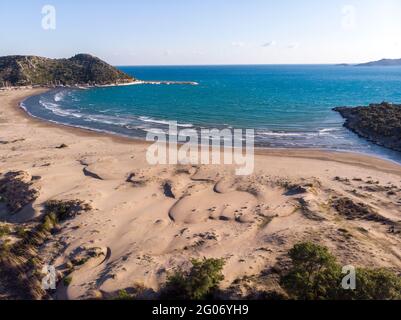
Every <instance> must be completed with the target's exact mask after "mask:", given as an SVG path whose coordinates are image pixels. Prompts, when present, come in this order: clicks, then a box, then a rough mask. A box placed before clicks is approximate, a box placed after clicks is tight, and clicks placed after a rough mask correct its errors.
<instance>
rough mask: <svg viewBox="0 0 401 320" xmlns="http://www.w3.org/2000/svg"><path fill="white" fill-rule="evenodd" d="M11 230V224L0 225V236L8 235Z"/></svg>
mask: <svg viewBox="0 0 401 320" xmlns="http://www.w3.org/2000/svg"><path fill="white" fill-rule="evenodd" d="M10 232H11V230H10V227H9V226H0V237H3V236H7V235H9V234H10Z"/></svg>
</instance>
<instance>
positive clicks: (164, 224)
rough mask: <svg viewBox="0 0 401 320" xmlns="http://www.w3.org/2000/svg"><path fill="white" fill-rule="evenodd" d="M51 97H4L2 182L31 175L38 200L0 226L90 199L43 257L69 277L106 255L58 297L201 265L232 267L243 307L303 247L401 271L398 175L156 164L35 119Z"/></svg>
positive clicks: (337, 163)
mask: <svg viewBox="0 0 401 320" xmlns="http://www.w3.org/2000/svg"><path fill="white" fill-rule="evenodd" d="M42 90H43V89H30V90H29V89H24V90H13V91H1V92H0V133H1V134H0V173H1V174H2V175H4V174H6V173H7V172H15V171H23V172H24V175H25V178H26V179H28V180H30V181H31V184H30V188H35V190H37V191H38V193H37V197H36V198H35V199H34V201H33V202H32V204H30V205H27V206H25V207H23V208H22V210H20V211H18V212H17V213H14V214H10V213H9V210H8V209H7V208H6V206H5V205H4V204H0V216H1V218H2V219H5V220H6V221H8V222H9V224H10V225H15V224H22V225H23V224H29V223H30V221H33V220H34V219H37V218H38V217H40V216H41V214H43V206H44V203H45V202H46V201H49V200H66V201H68V200H76V199H78V200H81V201H84V202H85V203H87V204H89V205H90V207H91V209H90V210H89V211H87V212H84V213H82V214H80V215H78V216H76V217H75V218H74V219H70V220H68V221H66V222H64V223H63V224H62V225H61V227H60V230H59V232H57V233H56V234H54V235H53V236H52V238H51V239H50V240H49V241H47V242H46V243H45V244H44V245H43V246H42V247H41V248H40V250H39V256H40V259H41V260H42V262H43V263H47V264H51V265H55V267H56V269H57V270H58V272H59V274H60V276H65V269H66V267H65V266H66V265H68V264H70V263H71V261H72V260H74V257H76V256H77V255H85V253H86V252H89V251H91V250H92V251H93V250H97V251H99V252H101V253H102V254H101V255H97V256H96V257H94V258H91V259H87V261H85V263H83V264H82V265H79V266H75V267H74V269H73V271H72V272H71V274H70V276H71V279H72V281H71V283H70V285H69V286H68V287H66V286H65V285H64V284H63V283H62V282H60V283H59V285H58V287H57V290H56V293H55V294H54V298H56V299H83V298H99V297H108V296H112V295H113V293H115V292H117V291H118V290H120V289H127V288H132V287H138V286H140V287H144V288H149V289H152V290H155V291H157V290H158V289H159V288H160V286H161V285H162V284H163V283H164V282H165V280H166V275H167V274H168V273H169V272H171V271H172V270H174V269H175V268H177V267H182V268H184V269H185V268H186V266H188V264H189V261H190V259H192V258H202V257H207V258H224V259H225V260H226V264H225V267H224V276H225V280H224V281H223V288H225V289H229V291H230V292H232V296H234V297H241V296H244V295H246V294H247V293H249V290H250V288H260V289H275V288H277V276H276V273H275V272H274V270H275V269H277V268H281V267H282V266H285V263H286V259H287V255H286V254H287V251H288V250H289V249H290V248H291V247H292V246H293V245H294V244H295V243H298V242H300V241H313V242H317V243H320V244H322V245H325V246H327V247H329V248H330V249H331V251H332V252H333V253H334V254H335V256H336V257H337V258H338V260H339V261H340V262H341V263H342V264H344V265H355V266H366V267H386V268H390V269H392V270H394V271H396V272H398V273H399V272H400V271H401V237H400V235H399V234H398V233H397V230H398V229H397V228H398V226H399V223H400V221H401V210H400V208H401V166H400V165H398V164H396V163H393V162H390V161H386V160H382V159H379V158H374V157H370V156H366V155H360V154H353V153H342V152H330V151H319V150H298V149H294V150H286V149H265V150H257V154H256V156H255V171H254V174H253V175H251V176H244V177H240V176H236V175H235V174H234V168H233V167H232V166H223V165H221V166H201V165H200V166H190V165H165V166H151V165H149V164H148V163H147V161H146V157H145V153H146V148H147V146H148V143H146V142H144V141H143V142H142V141H137V140H133V139H127V138H120V137H116V136H110V135H106V134H100V133H96V132H90V131H86V130H81V129H76V128H69V127H64V126H61V125H56V124H51V123H46V122H44V121H41V120H38V119H34V118H32V117H30V116H28V115H27V114H26V113H25V112H24V111H23V110H22V109H21V108H20V107H19V103H20V102H21V101H22V100H23V99H24V98H26V97H27V96H29V95H33V94H39V93H40V92H42ZM62 145H64V146H63V147H61V146H62ZM345 200H347V201H350V202H348V203H351V204H353V205H355V206H356V207H358V206H359V207H358V208H361V207H364V206H366V207H368V208H370V209H369V210H371V212H374V213H375V215H377V217H379V218H377V219H370V218H367V217H364V216H363V215H355V216H350V215H349V214H348V213H349V212H343V211H342V209H341V208H342V206H341V204H342V203H344V201H345ZM389 225H391V226H393V227H392V229H391V230H390V227H389ZM394 225H395V226H396V227H395V228H394ZM233 283H234V284H233Z"/></svg>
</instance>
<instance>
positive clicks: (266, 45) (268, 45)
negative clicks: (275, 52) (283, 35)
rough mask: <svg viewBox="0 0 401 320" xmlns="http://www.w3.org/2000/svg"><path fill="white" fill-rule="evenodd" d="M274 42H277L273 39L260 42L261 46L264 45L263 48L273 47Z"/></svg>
mask: <svg viewBox="0 0 401 320" xmlns="http://www.w3.org/2000/svg"><path fill="white" fill-rule="evenodd" d="M276 44H277V42H276V41H274V40H273V41H269V42H266V43H264V44H262V47H265V48H267V47H274V46H275V45H276Z"/></svg>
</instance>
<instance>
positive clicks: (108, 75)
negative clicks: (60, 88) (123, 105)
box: [0, 54, 134, 87]
mask: <svg viewBox="0 0 401 320" xmlns="http://www.w3.org/2000/svg"><path fill="white" fill-rule="evenodd" d="M133 80H134V78H132V77H131V76H129V75H127V74H125V73H124V72H122V71H120V70H118V69H116V68H115V67H113V66H111V65H109V64H108V63H106V62H104V61H102V60H101V59H99V58H97V57H94V56H92V55H89V54H77V55H75V56H74V57H72V58H69V59H49V58H44V57H38V56H5V57H0V87H1V86H3V87H4V86H25V85H60V84H62V85H76V84H78V85H82V84H87V85H88V84H90V85H95V84H97V85H104V84H114V83H125V82H131V81H133Z"/></svg>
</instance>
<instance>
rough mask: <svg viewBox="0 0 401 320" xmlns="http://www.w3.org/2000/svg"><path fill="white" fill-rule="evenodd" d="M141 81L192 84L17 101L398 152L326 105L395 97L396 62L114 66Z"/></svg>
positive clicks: (84, 122) (141, 126)
mask: <svg viewBox="0 0 401 320" xmlns="http://www.w3.org/2000/svg"><path fill="white" fill-rule="evenodd" d="M120 69H122V70H123V71H125V72H127V73H129V74H131V75H133V76H135V77H136V78H138V79H143V80H172V81H173V80H174V81H195V82H198V83H199V85H197V86H191V85H135V86H125V87H109V88H95V89H90V90H72V89H57V90H55V91H51V92H48V93H45V94H43V95H41V96H37V97H31V98H29V99H27V100H26V101H25V102H24V107H25V108H26V109H27V111H28V112H29V113H31V114H32V115H34V116H36V117H39V118H43V119H46V120H50V121H56V122H61V123H64V124H68V125H74V126H80V127H85V128H90V129H95V130H102V131H108V132H112V133H116V134H120V135H125V136H132V137H144V136H145V134H146V132H147V131H149V130H150V131H151V130H154V129H165V128H166V121H169V120H175V121H177V122H178V123H179V124H180V125H181V126H182V128H190V127H194V128H200V127H213V128H215V127H216V128H223V127H229V128H253V129H255V133H256V143H257V144H258V145H259V146H266V147H315V148H327V149H340V150H350V151H356V152H364V153H373V154H376V155H380V156H383V157H386V158H390V159H394V160H397V161H400V159H401V155H400V153H397V152H392V151H389V150H386V149H384V148H381V147H377V146H374V145H373V144H371V143H369V142H366V141H365V140H363V139H360V138H358V137H357V136H356V135H354V134H353V133H351V132H349V131H348V130H347V129H345V128H343V127H342V125H343V122H344V120H343V119H342V118H341V117H340V116H339V115H338V114H337V113H335V112H333V111H332V110H331V109H332V108H334V107H337V106H357V105H367V104H369V103H373V102H382V101H389V102H394V103H401V67H342V66H329V65H319V66H305V65H304V66H289V65H287V66H284V65H282V66H268V65H266V66H169V67H160V66H152V67H120Z"/></svg>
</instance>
